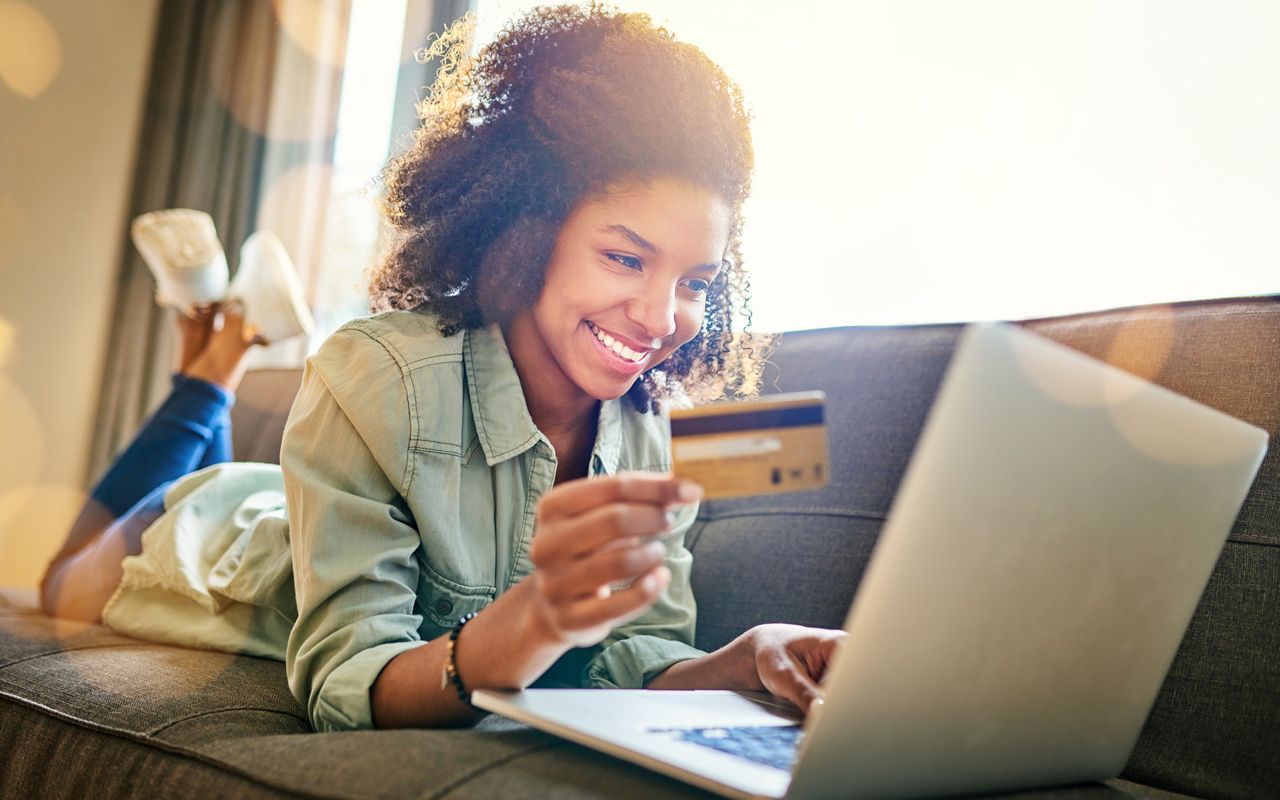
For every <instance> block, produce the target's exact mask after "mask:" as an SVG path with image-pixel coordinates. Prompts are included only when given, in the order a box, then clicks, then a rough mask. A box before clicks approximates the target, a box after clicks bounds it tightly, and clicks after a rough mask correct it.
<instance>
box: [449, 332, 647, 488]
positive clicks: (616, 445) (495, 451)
mask: <svg viewBox="0 0 1280 800" xmlns="http://www.w3.org/2000/svg"><path fill="white" fill-rule="evenodd" d="M462 353H463V362H464V364H465V365H466V370H467V384H468V386H469V390H468V394H470V396H471V413H472V416H473V417H474V418H475V424H476V433H477V435H478V436H479V437H480V448H481V449H482V450H483V451H484V458H485V461H486V462H487V463H488V465H489V466H491V467H492V466H493V465H495V464H498V463H499V462H502V461H506V460H507V459H509V458H514V457H515V456H518V455H520V454H521V453H523V452H524V451H526V450H528V449H529V448H530V447H533V446H534V444H536V443H537V442H538V440H539V439H541V438H543V436H542V433H541V431H539V430H538V426H537V425H535V424H534V423H533V417H531V416H529V407H528V406H527V405H526V404H525V401H524V391H523V389H522V388H521V387H520V376H519V375H518V374H517V373H516V367H515V364H513V363H512V361H511V353H510V351H509V350H508V349H507V342H506V340H505V339H504V338H503V336H502V329H501V328H500V327H499V326H498V325H497V323H494V324H492V325H488V326H486V327H483V328H469V329H467V330H466V332H465V334H464V339H463V343H462ZM623 402H626V401H625V398H619V399H616V400H605V401H604V402H602V403H601V404H600V416H599V420H598V425H597V429H596V442H595V446H594V447H593V448H592V450H591V465H590V468H589V472H590V474H592V475H597V474H605V475H612V474H614V473H615V472H617V470H618V460H619V458H620V457H621V451H622V403H623Z"/></svg>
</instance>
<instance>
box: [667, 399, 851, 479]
mask: <svg viewBox="0 0 1280 800" xmlns="http://www.w3.org/2000/svg"><path fill="white" fill-rule="evenodd" d="M826 401H827V396H826V395H825V394H823V393H822V392H795V393H792V394H775V395H768V396H766V397H761V398H759V399H756V400H748V401H744V402H730V403H713V404H711V405H705V406H698V407H696V408H688V409H672V410H671V456H672V458H671V471H672V472H673V473H674V474H676V475H679V476H680V477H682V478H688V479H690V480H693V481H697V482H698V483H699V484H701V485H702V489H703V491H704V495H703V496H704V497H705V498H706V499H708V500H717V499H723V498H726V497H746V496H747V495H753V494H767V493H771V492H794V491H798V490H800V489H817V488H819V487H822V486H826V485H827V427H826V424H825V422H824V418H823V412H824V409H825V407H826Z"/></svg>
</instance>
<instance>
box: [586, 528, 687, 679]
mask: <svg viewBox="0 0 1280 800" xmlns="http://www.w3.org/2000/svg"><path fill="white" fill-rule="evenodd" d="M697 513H698V508H697V506H687V507H685V508H683V509H681V511H680V512H679V516H678V517H677V519H676V522H675V525H674V528H673V530H674V532H673V533H672V534H671V535H670V536H669V537H668V538H667V540H666V544H667V557H666V560H665V563H666V565H667V568H668V569H670V570H671V583H670V584H669V585H668V586H667V589H666V591H664V592H663V593H662V595H661V596H660V597H659V598H658V601H657V602H656V603H654V604H653V607H652V608H650V609H649V610H648V611H647V612H645V614H644V615H643V616H640V617H637V618H636V619H634V620H632V621H631V622H628V623H627V624H625V625H623V626H621V627H619V628H617V629H616V630H614V631H613V633H611V634H609V636H608V638H606V639H605V640H604V641H603V642H601V643H600V648H601V649H600V651H599V652H598V653H596V655H595V656H594V657H593V658H592V659H591V660H590V661H589V662H588V663H587V666H586V669H585V670H584V674H583V683H584V685H586V686H589V687H600V688H606V689H641V688H644V685H645V684H646V683H648V682H649V681H650V680H652V679H653V678H654V676H656V675H657V674H658V673H660V672H662V671H663V670H664V669H666V668H667V667H670V666H671V665H672V664H677V663H679V662H681V661H688V660H689V659H693V658H697V657H699V656H702V655H705V653H704V652H703V651H701V650H699V649H697V648H696V647H694V646H693V641H694V639H693V636H694V624H695V621H696V619H697V606H696V604H695V603H694V600H693V588H692V587H691V585H690V582H689V580H690V573H691V571H692V567H693V554H692V553H690V552H689V551H688V549H686V548H685V546H684V540H685V535H686V534H688V532H689V528H691V527H692V526H693V522H694V519H695V518H696V517H697Z"/></svg>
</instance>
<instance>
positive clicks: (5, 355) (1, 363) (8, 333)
mask: <svg viewBox="0 0 1280 800" xmlns="http://www.w3.org/2000/svg"><path fill="white" fill-rule="evenodd" d="M14 336H15V334H14V330H13V325H11V324H10V323H9V322H8V321H6V320H5V319H3V318H0V369H4V367H5V365H6V364H8V363H9V354H10V353H11V352H13V340H14ZM2 411H3V409H0V412H2ZM2 424H3V423H0V425H2Z"/></svg>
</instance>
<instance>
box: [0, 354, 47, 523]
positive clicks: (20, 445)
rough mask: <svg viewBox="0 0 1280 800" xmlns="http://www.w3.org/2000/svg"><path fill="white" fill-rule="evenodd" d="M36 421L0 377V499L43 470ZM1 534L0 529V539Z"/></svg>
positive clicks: (10, 384) (16, 390) (13, 387)
mask: <svg viewBox="0 0 1280 800" xmlns="http://www.w3.org/2000/svg"><path fill="white" fill-rule="evenodd" d="M42 430H43V429H42V428H41V426H40V417H39V416H38V415H37V414H36V410H35V407H34V406H32V404H31V401H30V400H28V399H27V397H26V395H25V394H23V393H22V391H21V390H20V389H19V388H18V386H17V384H15V383H14V382H13V381H12V380H10V379H9V377H8V376H6V375H5V374H3V373H0V443H2V446H3V452H4V458H0V495H3V494H6V493H7V492H10V491H12V490H14V489H16V488H18V487H20V486H24V485H27V484H30V483H31V481H32V477H33V476H35V475H39V474H40V470H41V469H43V468H44V455H45V454H44V437H43V433H42ZM4 535H5V530H4V529H3V528H0V538H3V537H4Z"/></svg>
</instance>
